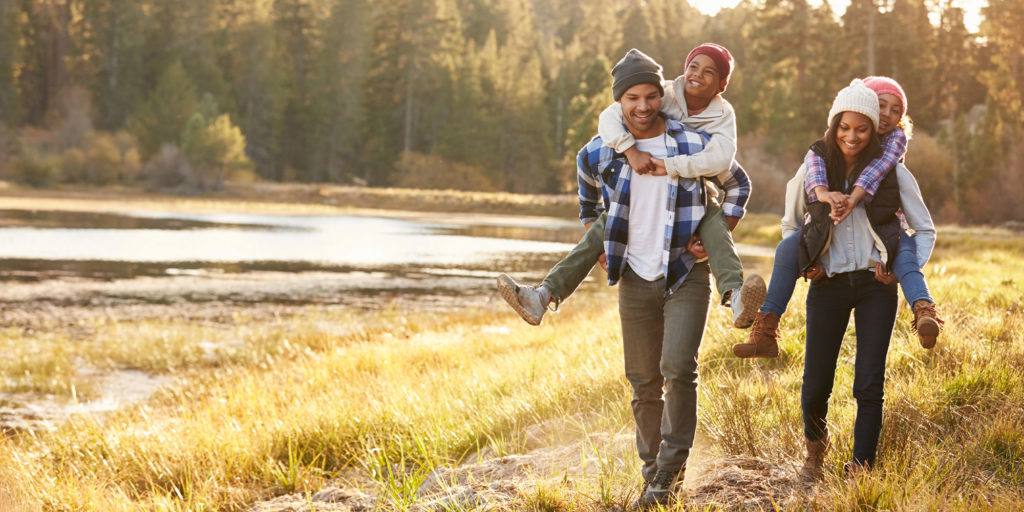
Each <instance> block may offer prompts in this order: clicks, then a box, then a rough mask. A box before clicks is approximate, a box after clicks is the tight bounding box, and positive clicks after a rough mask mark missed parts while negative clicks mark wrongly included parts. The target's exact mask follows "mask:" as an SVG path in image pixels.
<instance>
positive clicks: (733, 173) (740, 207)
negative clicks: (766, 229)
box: [711, 162, 750, 218]
mask: <svg viewBox="0 0 1024 512" xmlns="http://www.w3.org/2000/svg"><path fill="white" fill-rule="evenodd" d="M711 180H712V181H714V182H715V184H716V185H718V186H719V188H721V189H722V190H724V191H725V201H723V202H722V213H724V214H725V216H726V217H738V218H742V217H743V216H744V215H746V213H747V210H746V206H747V201H749V200H750V177H749V176H748V175H747V171H745V170H743V167H741V166H740V164H738V163H735V162H733V164H732V167H730V168H729V170H728V171H725V172H723V173H720V174H718V175H717V176H713V177H712V178H711Z"/></svg>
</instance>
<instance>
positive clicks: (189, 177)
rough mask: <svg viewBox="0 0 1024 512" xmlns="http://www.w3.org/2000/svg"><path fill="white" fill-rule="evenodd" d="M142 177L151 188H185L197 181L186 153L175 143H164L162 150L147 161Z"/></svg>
mask: <svg viewBox="0 0 1024 512" xmlns="http://www.w3.org/2000/svg"><path fill="white" fill-rule="evenodd" d="M140 177H141V179H142V180H143V181H144V182H145V183H146V187H147V188H148V189H150V190H170V189H178V190H184V189H186V188H189V187H190V184H192V183H193V182H194V181H195V173H194V172H192V166H191V165H190V164H189V162H188V158H186V157H185V153H184V152H182V151H181V149H179V148H178V146H176V145H174V144H164V145H163V147H161V148H160V151H159V152H157V154H156V155H154V156H153V158H151V159H150V160H149V162H146V165H145V166H144V167H143V168H142V174H141V176H140Z"/></svg>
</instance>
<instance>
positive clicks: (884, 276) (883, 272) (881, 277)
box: [875, 263, 897, 284]
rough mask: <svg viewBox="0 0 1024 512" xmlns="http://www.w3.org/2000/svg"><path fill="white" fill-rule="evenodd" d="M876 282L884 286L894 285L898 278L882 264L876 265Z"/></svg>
mask: <svg viewBox="0 0 1024 512" xmlns="http://www.w3.org/2000/svg"><path fill="white" fill-rule="evenodd" d="M875 281H878V282H879V283H882V284H893V283H895V282H896V281H897V279H896V276H894V275H892V272H889V270H887V269H886V268H885V267H884V266H882V264H881V263H875Z"/></svg>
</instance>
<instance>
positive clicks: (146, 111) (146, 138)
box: [131, 61, 196, 158]
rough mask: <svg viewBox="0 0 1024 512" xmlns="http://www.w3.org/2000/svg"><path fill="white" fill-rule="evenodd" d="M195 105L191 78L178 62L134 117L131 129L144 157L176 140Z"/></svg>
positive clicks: (194, 92) (194, 93)
mask: <svg viewBox="0 0 1024 512" xmlns="http://www.w3.org/2000/svg"><path fill="white" fill-rule="evenodd" d="M195 107H196V90H195V85H193V83H192V78H191V77H190V76H189V75H188V73H187V72H186V71H185V67H184V66H182V65H181V62H178V61H175V62H174V63H172V64H171V65H170V66H169V67H168V68H167V70H166V71H164V72H163V74H161V75H160V79H159V80H158V81H157V84H156V88H154V89H153V91H151V92H150V94H149V96H148V97H147V98H146V99H145V101H143V102H142V103H140V104H139V106H138V107H137V108H136V109H135V112H134V115H133V117H132V121H131V125H132V129H131V131H132V132H133V133H134V134H135V135H136V136H137V137H138V138H139V148H140V149H141V150H142V155H143V157H144V158H148V157H149V156H151V155H153V154H155V153H156V151H157V150H158V149H160V146H161V145H162V144H164V143H166V142H172V143H173V142H177V141H178V138H179V136H180V135H181V133H182V131H183V130H184V128H185V125H186V123H187V122H188V120H189V118H190V117H191V115H192V112H193V111H194V110H195Z"/></svg>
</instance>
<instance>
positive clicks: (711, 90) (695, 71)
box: [683, 54, 722, 100]
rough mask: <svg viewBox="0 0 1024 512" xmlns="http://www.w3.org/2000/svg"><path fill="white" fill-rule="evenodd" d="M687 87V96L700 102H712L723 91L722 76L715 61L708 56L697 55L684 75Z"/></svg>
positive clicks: (685, 88)
mask: <svg viewBox="0 0 1024 512" xmlns="http://www.w3.org/2000/svg"><path fill="white" fill-rule="evenodd" d="M683 76H684V78H685V79H686V86H685V87H684V89H683V90H684V91H685V92H686V95H687V96H690V97H693V98H695V99H699V100H711V98H714V97H715V95H716V94H718V93H719V91H721V90H722V88H721V84H722V75H721V74H720V73H719V72H718V68H717V67H715V61H713V60H711V57H708V56H707V55H703V54H702V55H697V56H695V57H694V58H693V59H691V60H690V64H689V65H688V66H686V72H685V73H684V75H683Z"/></svg>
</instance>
